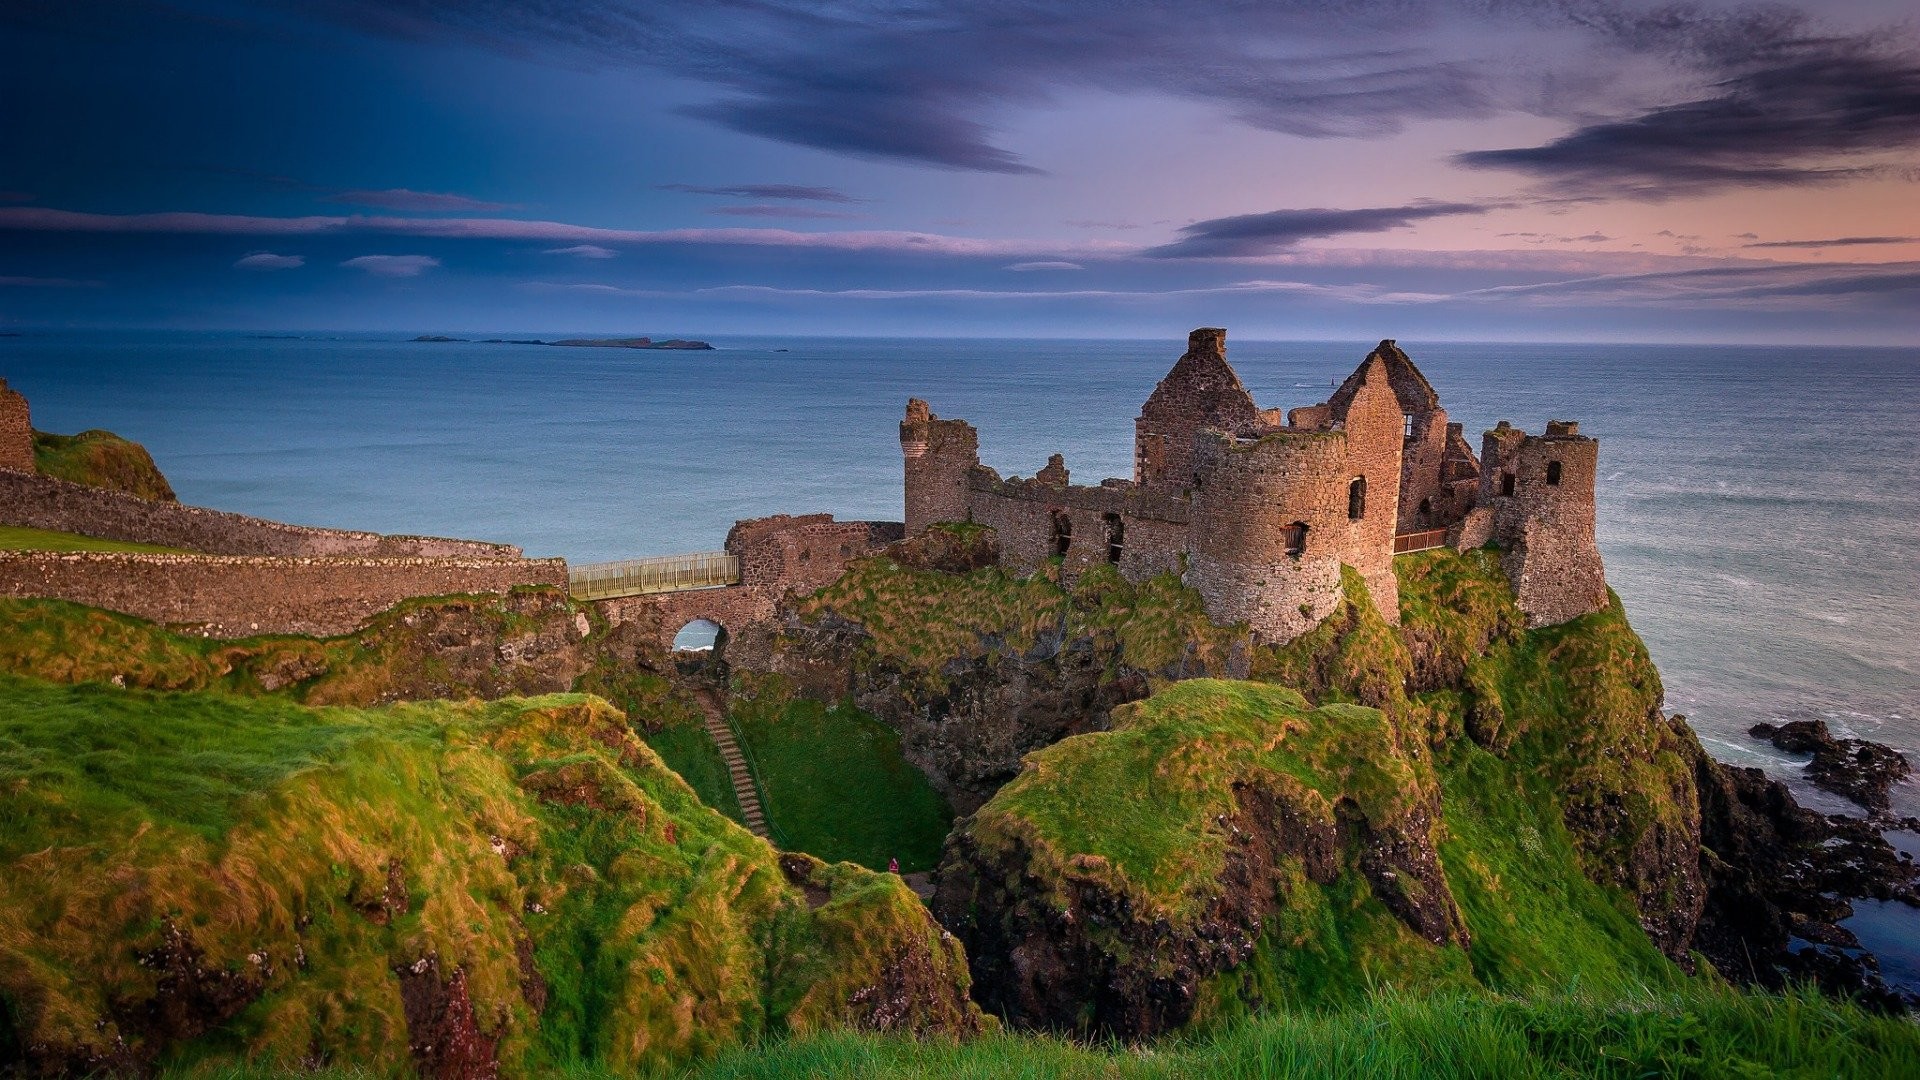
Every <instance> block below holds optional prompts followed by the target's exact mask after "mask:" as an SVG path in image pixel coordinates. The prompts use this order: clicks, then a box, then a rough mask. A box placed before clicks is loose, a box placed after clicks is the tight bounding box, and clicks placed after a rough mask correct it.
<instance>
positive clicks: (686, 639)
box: [673, 619, 722, 652]
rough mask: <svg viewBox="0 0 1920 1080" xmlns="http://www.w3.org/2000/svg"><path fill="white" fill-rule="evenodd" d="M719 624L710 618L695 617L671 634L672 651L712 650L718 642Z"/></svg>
mask: <svg viewBox="0 0 1920 1080" xmlns="http://www.w3.org/2000/svg"><path fill="white" fill-rule="evenodd" d="M721 633H722V631H721V629H720V624H719V623H717V622H714V621H713V620H711V619H695V620H693V621H692V622H690V623H688V624H687V625H685V626H683V627H681V628H680V632H679V633H677V634H675V635H673V651H674V652H712V651H713V649H714V646H716V645H718V644H719V643H720V635H721Z"/></svg>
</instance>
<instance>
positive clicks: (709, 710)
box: [694, 691, 769, 836]
mask: <svg viewBox="0 0 1920 1080" xmlns="http://www.w3.org/2000/svg"><path fill="white" fill-rule="evenodd" d="M694 696H695V697H697V698H698V699H699V701H700V711H701V712H703V713H705V714H706V718H707V734H709V735H711V736H713V742H714V745H716V746H718V747H719V748H720V757H721V758H722V759H723V760H724V761H726V763H727V775H728V777H729V778H730V779H732V781H733V796H734V798H736V799H738V800H739V801H740V816H741V817H743V818H745V819H746V825H747V829H748V830H749V831H751V832H752V833H753V834H754V835H755V836H767V835H769V834H768V832H767V812H766V810H765V809H763V808H762V807H761V806H760V792H759V789H757V788H755V787H754V786H753V772H752V771H751V770H749V769H748V768H747V758H746V755H744V754H742V753H741V752H740V741H739V740H738V739H735V738H734V737H733V726H732V725H730V724H728V723H727V710H726V709H725V707H723V706H722V705H721V703H720V701H719V700H718V696H717V695H715V694H712V693H709V692H704V691H703V692H700V693H697V694H695V695H694Z"/></svg>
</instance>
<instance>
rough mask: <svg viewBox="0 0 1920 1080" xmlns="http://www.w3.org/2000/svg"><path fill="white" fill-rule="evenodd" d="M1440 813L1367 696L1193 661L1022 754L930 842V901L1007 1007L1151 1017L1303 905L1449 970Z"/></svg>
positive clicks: (1084, 1027) (1157, 1018)
mask: <svg viewBox="0 0 1920 1080" xmlns="http://www.w3.org/2000/svg"><path fill="white" fill-rule="evenodd" d="M1438 814H1439V789H1438V786H1437V785H1436V783H1435V780H1434V776H1433V772H1432V770H1431V768H1430V767H1429V766H1428V765H1426V764H1425V763H1424V762H1423V761H1422V760H1421V759H1419V758H1417V757H1415V756H1413V755H1410V754H1408V753H1407V752H1406V751H1405V749H1404V748H1403V746H1402V741H1401V738H1400V736H1399V734H1398V733H1397V732H1396V731H1395V730H1394V728H1393V726H1392V725H1391V724H1390V723H1389V722H1388V721H1387V719H1386V717H1385V716H1383V715H1382V714H1381V713H1380V711H1379V710H1376V709H1371V708H1367V707H1364V706H1356V705H1344V704H1334V705H1326V706H1322V707H1320V708H1317V709H1316V708H1313V707H1312V706H1310V705H1308V704H1307V702H1306V700H1305V699H1304V698H1302V697H1301V696H1300V695H1299V694H1298V693H1297V692H1295V691H1293V690H1289V689H1285V688H1281V687H1274V686H1265V685H1261V684H1257V683H1248V682H1226V681H1219V680H1210V679H1201V680H1191V681H1186V682H1182V683H1179V684H1177V685H1175V686H1172V687H1170V688H1168V689H1166V690H1163V691H1161V692H1160V693H1158V694H1155V695H1154V696H1153V697H1151V698H1148V699H1147V700H1145V701H1142V702H1138V703H1135V704H1132V705H1127V706H1123V707H1121V708H1120V709H1117V710H1115V715H1114V725H1113V729H1112V730H1111V731H1107V732H1100V733H1094V734H1087V735H1081V736H1077V737H1075V738H1071V739H1068V740H1065V741H1063V742H1061V743H1059V744H1057V745H1055V746H1052V747H1049V748H1047V749H1045V750H1042V751H1039V752H1036V753H1034V754H1032V755H1029V756H1028V758H1027V761H1026V767H1025V769H1024V770H1023V771H1022V772H1021V774H1020V775H1019V776H1018V777H1016V778H1015V779H1014V780H1013V781H1012V782H1010V783H1009V784H1008V785H1007V786H1006V787H1004V788H1002V789H1001V790H1000V791H999V793H998V794H996V795H995V796H994V798H993V799H992V800H991V801H989V802H988V803H987V804H986V806H984V807H982V808H981V809H980V811H979V812H977V813H976V814H975V815H974V816H973V817H972V818H971V819H970V820H969V821H968V822H967V823H966V824H965V826H964V827H963V828H962V829H961V830H959V831H958V832H956V834H955V836H954V838H953V839H952V840H951V841H950V842H949V846H948V851H947V855H946V858H945V860H944V861H943V863H942V865H941V870H940V891H939V894H938V896H937V897H936V900H935V910H936V911H937V912H938V913H939V915H940V917H941V919H942V921H943V922H944V923H945V924H946V925H948V926H949V927H951V928H953V929H954V930H955V932H956V933H958V934H959V935H960V937H961V938H962V940H963V941H965V942H966V944H967V947H968V953H969V955H970V956H971V957H972V958H973V962H974V966H975V970H976V973H977V974H978V977H979V985H980V990H981V997H982V1001H983V1003H985V1004H986V1005H987V1006H988V1007H989V1008H991V1009H993V1010H994V1011H996V1012H999V1013H1000V1014H1002V1015H1004V1016H1006V1017H1007V1018H1009V1019H1010V1020H1012V1021H1014V1022H1015V1023H1017V1024H1020V1025H1022V1026H1031V1027H1040V1028H1046V1029H1051V1030H1062V1031H1074V1032H1080V1033H1089V1034H1090V1033H1112V1034H1118V1035H1121V1036H1123V1037H1127V1038H1139V1037H1144V1036H1151V1035H1157V1034H1160V1033H1162V1032H1164V1031H1167V1030H1170V1029H1174V1028H1178V1027H1181V1026H1183V1025H1185V1024H1186V1023H1187V1022H1188V1021H1190V1020H1192V1019H1193V1018H1194V1016H1195V1012H1196V1010H1197V1009H1202V1008H1205V1007H1207V1006H1209V1005H1210V1004H1211V1001H1210V999H1211V998H1212V997H1214V996H1217V995H1216V993H1215V991H1214V988H1213V985H1212V984H1213V980H1214V979H1215V977H1216V976H1219V975H1221V974H1222V973H1224V972H1229V971H1232V970H1234V969H1237V968H1239V967H1241V966H1242V965H1244V964H1247V963H1248V962H1250V961H1252V960H1254V958H1255V954H1256V952H1257V951H1258V949H1259V947H1260V943H1261V938H1262V935H1263V933H1266V932H1267V930H1268V928H1269V927H1270V926H1271V927H1274V928H1276V929H1278V928H1279V927H1281V926H1282V925H1284V924H1287V923H1289V922H1299V923H1300V925H1301V929H1302V930H1303V931H1305V932H1306V933H1308V934H1311V933H1313V932H1315V931H1318V930H1320V929H1322V928H1321V927H1319V926H1317V925H1316V921H1317V920H1316V918H1315V917H1314V916H1313V915H1311V914H1306V913H1308V912H1310V911H1324V910H1325V909H1328V908H1332V909H1334V910H1333V911H1332V912H1331V913H1330V914H1331V915H1332V917H1333V918H1334V919H1335V921H1337V922H1340V923H1341V924H1342V925H1341V926H1338V927H1333V928H1330V929H1331V930H1332V932H1334V933H1336V934H1339V933H1344V932H1346V931H1347V930H1348V929H1349V928H1350V927H1349V926H1348V925H1347V924H1353V927H1352V928H1353V929H1356V930H1358V929H1361V928H1360V927H1359V926H1358V924H1359V923H1363V922H1371V923H1372V924H1373V925H1369V926H1366V927H1364V931H1365V932H1366V933H1368V934H1370V935H1377V936H1378V937H1379V938H1380V939H1381V942H1382V945H1383V947H1385V948H1389V949H1393V950H1396V951H1397V952H1399V953H1404V954H1407V955H1409V956H1411V957H1413V959H1414V962H1415V963H1416V964H1417V966H1419V967H1422V968H1433V969H1439V970H1442V971H1444V970H1445V969H1447V968H1450V967H1451V968H1453V969H1455V970H1457V971H1461V972H1464V971H1465V968H1466V964H1465V960H1464V958H1463V957H1461V956H1460V955H1459V954H1458V949H1457V946H1461V945H1464V944H1465V943H1466V940H1467V935H1466V932H1465V928H1464V925H1463V922H1462V919H1461V917H1460V914H1459V911H1458V910H1457V908H1456V907H1455V904H1454V899H1453V896H1452V895H1451V892H1450V890H1449V888H1448V885H1447V882H1446V879H1445V877H1444V875H1443V874H1442V871H1441V866H1440V860H1439V857H1438V854H1437V852H1436V850H1435V843H1436V836H1435V825H1436V819H1437V818H1438ZM1308 944H1309V943H1308V942H1305V941H1302V942H1296V943H1293V945H1292V946H1291V947H1299V946H1304V945H1308ZM1349 959H1351V960H1352V961H1353V962H1355V963H1362V962H1364V961H1365V960H1366V959H1369V958H1364V957H1351V958H1349ZM1382 974H1383V975H1387V974H1389V973H1388V972H1382Z"/></svg>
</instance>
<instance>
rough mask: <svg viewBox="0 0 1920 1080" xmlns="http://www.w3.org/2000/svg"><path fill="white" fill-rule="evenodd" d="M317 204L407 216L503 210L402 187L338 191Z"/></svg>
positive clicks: (502, 205) (460, 197) (498, 206)
mask: <svg viewBox="0 0 1920 1080" xmlns="http://www.w3.org/2000/svg"><path fill="white" fill-rule="evenodd" d="M320 201H321V202H330V203H341V204H344V205H346V206H371V207H374V208H376V209H379V210H399V211H402V212H409V213H428V214H432V213H442V212H462V211H465V212H469V213H475V212H477V213H491V212H493V211H495V210H505V209H507V204H506V203H496V202H483V201H481V200H479V199H470V198H468V197H466V196H465V195H448V194H445V193H442V192H438V191H409V190H408V189H406V188H388V189H386V190H385V191H341V192H337V193H335V194H332V195H328V196H327V197H326V198H324V199H322V200H320Z"/></svg>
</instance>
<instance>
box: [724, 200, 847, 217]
mask: <svg viewBox="0 0 1920 1080" xmlns="http://www.w3.org/2000/svg"><path fill="white" fill-rule="evenodd" d="M707 213H709V214H720V215H723V216H726V217H758V218H805V219H811V220H819V221H828V220H840V221H845V220H850V219H852V218H855V217H858V216H859V215H857V214H843V213H840V212H839V211H837V210H819V209H815V208H814V207H811V206H772V205H769V204H766V203H756V204H754V205H752V206H710V207H708V208H707Z"/></svg>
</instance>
